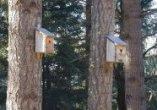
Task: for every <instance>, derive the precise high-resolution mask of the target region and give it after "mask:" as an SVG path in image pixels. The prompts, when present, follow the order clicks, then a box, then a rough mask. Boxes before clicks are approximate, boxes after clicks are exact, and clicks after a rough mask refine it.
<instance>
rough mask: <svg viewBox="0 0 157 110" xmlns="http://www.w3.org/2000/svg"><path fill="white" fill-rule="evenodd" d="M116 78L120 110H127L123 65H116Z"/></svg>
mask: <svg viewBox="0 0 157 110" xmlns="http://www.w3.org/2000/svg"><path fill="white" fill-rule="evenodd" d="M114 76H115V83H116V87H117V104H118V110H126V104H125V76H124V68H123V64H122V63H117V64H115V65H114Z"/></svg>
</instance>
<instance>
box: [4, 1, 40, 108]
mask: <svg viewBox="0 0 157 110" xmlns="http://www.w3.org/2000/svg"><path fill="white" fill-rule="evenodd" d="M8 6H9V47H8V50H9V53H8V54H9V55H8V61H9V77H8V90H7V110H41V108H42V107H41V105H42V89H41V80H42V78H41V77H42V70H41V61H39V60H37V59H36V53H35V51H34V50H35V49H34V48H35V41H34V40H35V29H36V27H37V25H40V24H41V16H42V2H41V0H9V1H8Z"/></svg>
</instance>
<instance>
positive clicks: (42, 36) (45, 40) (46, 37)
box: [35, 29, 54, 53]
mask: <svg viewBox="0 0 157 110" xmlns="http://www.w3.org/2000/svg"><path fill="white" fill-rule="evenodd" d="M35 52H37V53H53V52H54V38H53V36H52V35H51V33H50V32H48V31H47V30H45V29H39V30H37V31H36V35H35Z"/></svg>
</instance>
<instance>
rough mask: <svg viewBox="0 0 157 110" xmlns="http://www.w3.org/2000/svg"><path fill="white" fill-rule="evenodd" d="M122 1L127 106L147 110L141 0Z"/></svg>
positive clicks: (131, 109)
mask: <svg viewBox="0 0 157 110" xmlns="http://www.w3.org/2000/svg"><path fill="white" fill-rule="evenodd" d="M122 3H123V4H122V6H123V18H124V19H123V26H122V34H123V35H124V38H125V41H126V42H127V44H128V46H127V61H126V62H125V88H126V89H125V100H126V108H127V109H130V110H146V103H145V92H144V67H143V55H142V53H143V48H142V32H141V29H142V22H141V7H140V1H138V0H134V1H130V0H122ZM128 7H130V8H128Z"/></svg>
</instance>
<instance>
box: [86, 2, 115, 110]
mask: <svg viewBox="0 0 157 110" xmlns="http://www.w3.org/2000/svg"><path fill="white" fill-rule="evenodd" d="M91 10H92V19H91V22H92V32H91V34H92V35H91V38H90V67H89V78H88V80H89V85H88V86H89V90H88V94H89V96H88V110H111V109H112V106H111V105H112V76H113V75H112V72H113V64H112V63H107V62H106V38H105V37H104V36H105V35H107V34H109V33H111V32H113V31H114V16H115V9H114V1H113V0H92V9H91Z"/></svg>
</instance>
